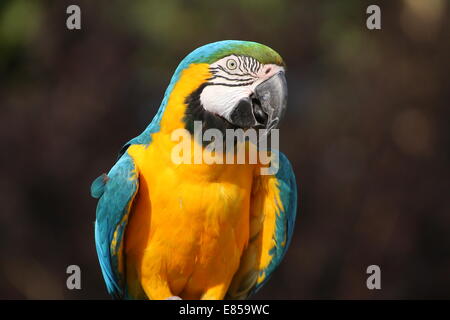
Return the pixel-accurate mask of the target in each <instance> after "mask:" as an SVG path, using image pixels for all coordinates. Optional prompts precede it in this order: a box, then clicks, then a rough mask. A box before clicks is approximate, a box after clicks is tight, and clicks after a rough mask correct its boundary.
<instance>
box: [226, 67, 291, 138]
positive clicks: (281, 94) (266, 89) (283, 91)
mask: <svg viewBox="0 0 450 320" xmlns="http://www.w3.org/2000/svg"><path fill="white" fill-rule="evenodd" d="M286 106H287V83H286V77H285V76H284V72H283V71H280V72H278V73H276V74H274V75H273V76H271V77H270V78H268V79H266V80H264V81H263V82H261V83H260V84H258V85H257V86H256V87H255V89H254V93H253V94H252V95H251V96H250V97H246V98H244V99H241V100H240V101H239V102H238V104H237V105H236V107H235V108H234V110H233V111H232V113H231V115H230V119H229V121H230V122H231V123H233V124H234V125H236V126H238V127H240V128H245V129H248V128H256V129H265V130H266V133H269V132H270V130H272V129H274V128H276V127H277V126H278V124H279V122H280V120H281V118H282V117H283V115H284V112H285V111H286Z"/></svg>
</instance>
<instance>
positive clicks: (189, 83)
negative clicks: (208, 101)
mask: <svg viewBox="0 0 450 320" xmlns="http://www.w3.org/2000/svg"><path fill="white" fill-rule="evenodd" d="M211 76H212V74H211V73H210V72H209V64H207V63H199V64H191V65H190V66H189V67H188V68H186V69H184V70H183V71H182V72H181V75H180V78H179V79H178V81H177V83H176V84H175V86H174V87H173V90H172V93H171V94H170V97H169V100H168V101H167V106H166V109H165V111H164V114H163V116H162V119H161V130H160V131H161V132H164V133H170V132H171V131H172V130H175V129H178V128H184V123H183V117H184V113H185V111H186V107H187V106H186V103H185V100H186V98H187V97H188V96H189V95H190V94H191V93H192V92H194V91H195V90H197V89H198V88H199V87H200V86H201V85H202V84H203V83H205V82H206V81H207V79H209V78H210V77H211Z"/></svg>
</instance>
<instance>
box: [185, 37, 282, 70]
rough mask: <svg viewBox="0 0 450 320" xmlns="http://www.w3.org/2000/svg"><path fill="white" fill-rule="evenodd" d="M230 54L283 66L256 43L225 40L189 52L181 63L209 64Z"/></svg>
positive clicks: (277, 55)
mask: <svg viewBox="0 0 450 320" xmlns="http://www.w3.org/2000/svg"><path fill="white" fill-rule="evenodd" d="M231 54H235V55H242V56H249V57H253V58H255V59H256V60H258V61H259V62H261V63H262V64H277V65H284V62H283V59H282V58H281V56H280V55H279V54H278V53H277V52H276V51H275V50H273V49H271V48H269V47H268V46H265V45H263V44H260V43H257V42H251V41H238V40H225V41H219V42H214V43H210V44H207V45H205V46H202V47H200V48H198V49H196V50H194V51H193V52H191V53H190V54H189V55H188V56H187V57H186V58H185V59H184V60H183V62H184V63H186V64H191V63H208V64H211V63H214V62H215V61H217V60H219V59H221V58H223V57H226V56H228V55H231ZM183 62H182V64H183Z"/></svg>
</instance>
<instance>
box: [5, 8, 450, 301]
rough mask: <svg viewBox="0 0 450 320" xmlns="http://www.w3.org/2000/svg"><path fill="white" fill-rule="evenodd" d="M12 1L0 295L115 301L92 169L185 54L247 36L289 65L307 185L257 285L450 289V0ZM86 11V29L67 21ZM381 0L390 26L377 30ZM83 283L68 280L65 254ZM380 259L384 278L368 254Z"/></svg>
mask: <svg viewBox="0 0 450 320" xmlns="http://www.w3.org/2000/svg"><path fill="white" fill-rule="evenodd" d="M218 3H219V2H215V1H214V2H213V1H192V0H191V1H158V2H156V1H87V0H86V1H70V2H69V1H28V0H14V1H12V0H2V1H0V83H1V85H0V139H1V146H2V152H1V157H0V173H1V178H0V203H1V213H0V298H3V299H44V298H54V299H100V298H102V299H103V298H108V295H107V293H106V289H105V286H104V284H103V279H102V276H101V273H100V267H99V265H98V262H97V257H96V253H95V247H94V239H93V222H94V219H95V207H96V200H94V199H92V198H91V197H90V195H89V187H90V183H91V181H92V180H93V179H94V178H96V177H97V176H98V175H99V174H101V173H102V172H107V171H108V170H109V168H110V167H111V166H112V165H113V164H114V162H115V160H116V154H117V152H118V150H119V149H120V148H121V146H122V145H123V144H124V143H125V142H126V141H128V140H129V139H130V138H132V137H134V136H136V135H138V134H139V133H140V132H141V131H142V130H143V129H144V128H145V127H146V125H147V124H148V123H149V121H150V120H151V119H152V117H153V116H154V114H155V112H156V110H157V108H158V107H159V104H160V101H161V99H162V96H163V93H164V90H165V88H166V86H167V84H168V82H169V80H170V77H171V75H172V73H173V71H174V70H175V68H176V66H177V65H178V63H179V62H180V61H181V59H182V58H183V57H184V56H185V55H186V54H188V53H189V52H191V51H192V50H193V49H195V48H196V47H198V46H201V45H203V44H206V43H209V42H213V41H217V40H224V39H242V40H253V41H258V42H261V43H264V44H266V45H269V46H271V47H272V48H274V49H275V50H277V51H278V52H279V53H280V54H281V55H282V56H283V57H284V59H285V61H286V63H287V66H288V73H287V77H288V85H289V93H290V97H289V109H288V112H287V115H286V118H285V120H284V122H283V124H282V127H281V150H282V151H283V152H285V153H286V154H287V155H288V157H289V159H290V160H291V162H292V164H293V166H294V170H295V173H296V175H297V179H298V184H299V187H300V204H299V212H298V221H297V225H296V230H295V234H294V238H293V242H292V245H291V248H290V250H289V252H288V254H287V256H286V258H285V260H284V261H283V263H282V264H281V266H280V268H279V269H278V270H277V271H276V272H275V274H274V276H273V277H272V280H271V281H270V282H269V283H268V285H267V286H266V287H264V288H263V289H262V290H261V291H260V292H259V293H258V294H257V295H256V296H255V298H261V299H313V298H325V299H329V298H339V299H347V298H352V299H372V298H375V299H379V298H387V299H399V298H450V238H449V233H450V200H449V191H450V182H449V181H450V172H449V160H450V159H449V155H450V154H449V152H450V150H449V145H450V141H449V138H450V126H449V116H450V112H449V99H450V90H449V89H450V88H449V83H450V81H449V80H450V79H449V78H450V76H449V74H450V73H449V71H450V70H449V69H450V68H449V66H450V63H449V57H450V50H449V49H450V48H449V46H450V41H449V39H450V28H449V9H450V8H449V5H450V2H449V1H447V0H427V1H425V0H405V1H401V0H397V1H370V2H366V1H360V0H352V1H350V0H348V1H320V2H319V1H314V0H309V1H302V0H295V1H294V0H292V1H268V0H252V1H250V0H248V1H222V2H220V3H221V5H220V6H219V5H218ZM70 4H78V5H79V6H80V7H81V12H82V16H81V21H82V30H80V31H70V30H68V29H67V28H66V18H67V17H68V15H67V14H66V8H67V6H68V5H70ZM369 4H378V5H380V7H381V10H382V30H378V31H369V30H368V29H367V28H366V18H367V14H366V7H367V6H368V5H369ZM71 264H76V265H79V266H80V267H81V270H82V290H74V291H69V290H68V289H67V288H66V277H67V275H66V267H67V266H68V265H71ZM371 264H376V265H379V266H380V267H381V286H382V289H381V290H375V291H370V290H368V289H367V288H366V279H367V276H368V275H367V274H366V268H367V266H369V265H371Z"/></svg>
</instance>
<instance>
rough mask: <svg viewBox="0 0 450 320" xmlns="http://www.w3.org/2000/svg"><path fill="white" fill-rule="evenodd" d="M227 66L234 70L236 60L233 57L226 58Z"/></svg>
mask: <svg viewBox="0 0 450 320" xmlns="http://www.w3.org/2000/svg"><path fill="white" fill-rule="evenodd" d="M227 68H228V69H230V70H234V69H236V68H237V62H236V60H234V59H228V60H227Z"/></svg>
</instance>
